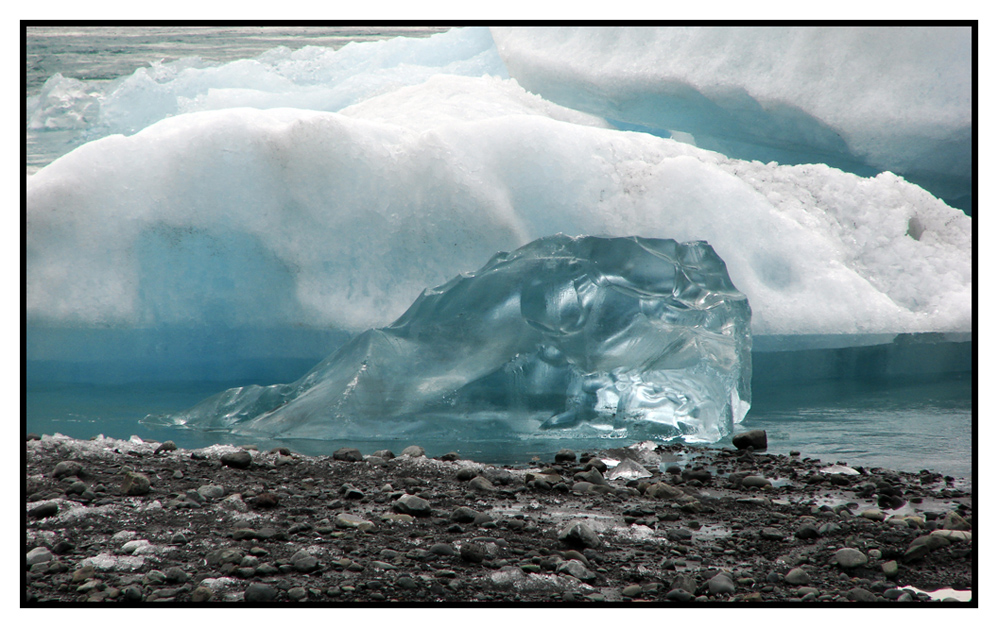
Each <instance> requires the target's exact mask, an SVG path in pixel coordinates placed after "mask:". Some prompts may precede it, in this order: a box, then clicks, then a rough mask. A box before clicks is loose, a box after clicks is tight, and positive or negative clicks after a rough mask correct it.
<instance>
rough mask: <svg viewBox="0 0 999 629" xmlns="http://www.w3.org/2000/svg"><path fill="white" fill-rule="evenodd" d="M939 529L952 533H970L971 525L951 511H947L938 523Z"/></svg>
mask: <svg viewBox="0 0 999 629" xmlns="http://www.w3.org/2000/svg"><path fill="white" fill-rule="evenodd" d="M940 528H942V529H950V530H953V531H970V530H971V523H969V522H968V521H967V520H965V519H964V518H962V517H961V516H960V515H958V514H957V513H955V512H953V511H948V512H947V514H946V515H944V517H943V520H942V521H941V522H940Z"/></svg>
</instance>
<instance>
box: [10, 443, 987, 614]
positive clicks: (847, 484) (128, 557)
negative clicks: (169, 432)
mask: <svg viewBox="0 0 999 629" xmlns="http://www.w3.org/2000/svg"><path fill="white" fill-rule="evenodd" d="M732 442H733V445H732V446H731V447H727V448H721V449H717V448H695V447H687V446H681V445H668V446H664V445H655V444H653V443H651V442H643V443H636V444H633V445H631V446H629V447H627V448H617V449H610V450H601V451H594V452H573V451H569V450H562V451H559V452H558V453H557V454H555V455H554V457H553V458H552V460H533V461H524V462H522V463H520V464H515V465H510V466H496V465H486V464H481V463H477V462H475V461H470V460H464V459H462V458H461V457H460V456H459V455H458V454H457V453H450V454H446V455H443V456H440V457H437V458H429V457H427V456H426V455H425V453H424V450H423V448H421V447H419V446H409V447H406V448H405V449H401V451H400V452H398V453H393V452H390V451H387V450H381V451H377V452H370V453H362V452H360V451H358V450H356V449H353V448H340V449H337V447H336V444H332V445H331V448H330V454H329V456H303V455H299V454H297V453H295V452H292V451H290V450H288V449H286V448H277V449H274V450H270V451H262V450H258V449H257V448H256V447H255V446H253V445H250V444H248V445H245V446H242V447H235V446H227V445H226V446H223V445H218V446H212V447H208V448H202V449H197V450H185V449H180V448H177V446H176V445H174V444H173V443H172V442H169V441H167V442H163V443H157V442H149V441H144V440H142V439H141V438H139V437H133V438H132V439H130V440H128V441H123V440H116V439H108V438H104V437H97V438H94V439H91V440H76V439H72V438H69V437H65V436H62V435H58V434H57V435H42V436H38V435H28V437H27V440H26V443H25V448H26V452H25V458H24V461H25V467H26V469H25V473H26V474H25V486H24V490H23V491H24V493H23V501H24V503H25V514H24V523H25V524H24V551H23V554H22V558H23V567H22V570H23V571H22V575H23V577H22V584H23V588H22V606H25V605H27V606H36V605H37V606H45V605H51V604H69V605H90V604H104V605H125V606H135V605H145V604H149V603H157V602H159V603H168V604H173V605H195V604H223V605H224V604H229V603H245V604H253V605H268V606H271V605H285V604H321V605H360V606H375V605H379V606H380V605H385V604H395V603H397V604H399V605H407V606H411V605H430V604H441V603H444V604H451V605H456V604H457V605H462V604H469V605H472V604H510V603H513V604H522V605H525V606H532V605H542V604H544V605H551V604H556V605H579V606H582V605H594V604H596V605H600V604H615V605H630V604H635V603H640V602H645V603H653V604H660V605H681V606H697V605H704V604H720V603H735V604H751V603H755V604H763V605H767V604H786V603H802V604H805V605H823V604H833V605H837V606H841V605H884V606H889V605H898V604H905V603H909V604H919V603H927V604H938V603H939V604H943V605H969V604H970V605H973V606H977V604H978V602H977V593H976V592H974V586H975V574H976V573H975V565H976V550H975V546H974V538H973V534H972V529H973V526H974V522H975V516H974V506H975V505H974V502H973V496H972V485H971V483H970V481H967V480H965V479H954V478H951V477H944V476H941V475H940V474H936V473H933V472H930V471H926V470H923V471H920V472H902V471H894V470H888V469H882V468H873V469H865V468H862V467H859V466H855V467H851V466H849V465H848V464H847V462H842V461H841V462H831V461H819V460H816V459H812V458H807V457H802V456H801V455H800V454H798V453H797V452H787V453H777V452H771V451H768V450H767V449H766V435H765V433H763V432H762V431H752V432H750V433H746V434H744V435H738V436H736V437H735V438H733V440H732ZM968 601H970V603H969V602H968Z"/></svg>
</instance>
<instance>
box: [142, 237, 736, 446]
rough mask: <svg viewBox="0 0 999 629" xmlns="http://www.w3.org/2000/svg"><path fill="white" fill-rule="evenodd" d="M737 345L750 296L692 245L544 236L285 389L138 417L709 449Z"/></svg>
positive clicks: (297, 430) (311, 433) (236, 394)
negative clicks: (520, 434)
mask: <svg viewBox="0 0 999 629" xmlns="http://www.w3.org/2000/svg"><path fill="white" fill-rule="evenodd" d="M750 349H751V338H750V307H749V303H748V301H747V299H746V297H745V295H743V294H742V293H740V292H739V291H738V290H737V289H736V288H735V287H734V286H733V284H732V282H731V280H730V279H729V277H728V274H727V272H726V268H725V263H724V262H723V261H722V260H721V258H719V257H718V255H717V254H716V253H715V252H714V250H713V249H712V248H711V246H710V245H708V244H707V243H705V242H688V243H677V242H676V241H674V240H665V239H647V238H634V237H633V238H597V237H577V238H570V237H567V236H563V235H556V236H549V237H546V238H542V239H539V240H536V241H534V242H531V243H529V244H527V245H525V246H524V247H521V248H520V249H517V250H516V251H513V252H511V253H505V252H503V253H498V254H496V255H495V256H494V257H493V258H492V259H491V260H490V261H489V262H488V263H487V264H486V265H485V266H484V267H482V268H481V269H479V270H478V271H476V272H474V273H463V274H461V275H458V276H457V277H455V278H453V279H452V280H451V281H449V282H447V283H445V284H443V285H441V286H438V287H436V288H433V289H429V290H425V291H424V292H423V293H422V294H421V295H420V296H419V297H418V298H417V299H416V301H415V302H414V303H413V304H412V306H410V308H409V309H408V310H407V311H406V312H405V314H403V315H402V316H401V317H400V318H399V319H398V320H396V321H395V322H394V323H392V324H391V325H389V326H386V327H383V328H378V329H372V330H367V331H365V332H363V333H361V334H359V335H358V336H356V337H354V338H353V339H352V340H351V341H350V342H349V343H347V344H346V345H344V346H343V347H342V348H340V349H339V350H337V351H336V352H334V353H333V354H332V355H331V356H329V357H328V358H327V359H326V360H324V361H323V362H322V363H320V364H319V365H318V366H316V367H315V368H314V369H312V370H311V371H310V372H309V373H307V374H306V375H305V376H303V377H302V378H301V379H299V380H298V381H296V382H294V383H292V384H282V385H273V386H267V387H261V386H249V387H240V388H236V389H231V390H228V391H225V392H222V393H220V394H218V395H216V396H214V397H212V398H209V399H208V400H206V401H204V402H202V403H201V404H199V405H197V406H196V407H194V408H192V409H190V410H188V411H185V412H183V413H180V414H177V415H174V416H171V417H165V418H157V419H154V420H151V421H157V422H165V423H167V424H173V425H180V426H186V427H193V428H198V429H202V430H226V431H229V432H233V433H237V434H247V435H262V436H267V437H278V438H297V439H333V438H340V439H345V438H346V439H371V438H376V437H380V436H384V435H386V434H391V435H393V436H395V437H399V436H400V433H403V434H404V433H405V432H406V431H407V430H409V431H412V430H417V431H418V432H419V434H420V435H421V436H422V437H423V438H427V436H428V435H429V434H434V433H435V432H440V431H443V432H447V433H453V432H454V431H455V430H457V429H458V428H459V427H461V426H462V425H463V424H464V423H465V422H468V421H471V422H475V421H479V422H482V421H483V420H487V421H489V422H492V423H494V424H495V423H502V424H504V425H505V426H506V427H507V429H508V430H514V431H517V430H521V431H524V432H525V433H527V434H531V433H536V431H537V430H538V428H539V426H540V428H542V429H545V428H551V429H566V430H573V429H580V428H581V429H583V430H586V431H591V432H594V431H595V432H597V433H599V432H600V431H607V432H614V431H617V432H619V433H620V432H622V431H629V429H630V432H628V434H632V435H634V434H640V435H641V436H643V437H648V436H656V437H660V438H674V437H683V438H684V439H686V440H688V441H716V440H718V439H719V438H721V437H722V436H724V435H726V434H728V433H730V432H731V430H732V427H733V425H734V424H736V423H738V422H740V421H741V420H742V418H743V417H744V416H745V414H746V411H747V410H748V409H749V404H750V377H751V371H752V369H751V362H750ZM480 436H481V434H480Z"/></svg>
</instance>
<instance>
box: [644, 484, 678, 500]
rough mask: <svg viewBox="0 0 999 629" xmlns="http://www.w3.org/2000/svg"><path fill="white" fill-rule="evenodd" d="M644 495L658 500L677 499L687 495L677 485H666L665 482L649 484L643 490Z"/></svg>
mask: <svg viewBox="0 0 999 629" xmlns="http://www.w3.org/2000/svg"><path fill="white" fill-rule="evenodd" d="M645 495H646V496H648V497H649V498H656V499H659V500H678V499H681V498H685V497H686V496H687V494H686V493H684V491H683V490H682V489H680V488H679V487H674V486H672V485H667V484H666V483H655V484H653V485H650V486H649V487H648V488H647V489H646V490H645Z"/></svg>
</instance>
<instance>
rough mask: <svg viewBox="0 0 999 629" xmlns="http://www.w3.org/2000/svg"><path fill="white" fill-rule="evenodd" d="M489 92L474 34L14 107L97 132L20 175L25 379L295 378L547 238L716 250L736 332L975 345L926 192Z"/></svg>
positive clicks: (186, 68) (307, 56)
mask: <svg viewBox="0 0 999 629" xmlns="http://www.w3.org/2000/svg"><path fill="white" fill-rule="evenodd" d="M503 37H505V35H498V39H500V40H502V39H503ZM625 44H627V42H624V43H622V46H625V48H627V46H626V45H625ZM931 48H932V47H931ZM739 50H741V49H739ZM934 50H935V49H934ZM938 53H939V50H937V51H936V52H933V51H932V50H930V49H928V51H927V54H928V55H930V56H932V57H935V56H938ZM650 54H651V53H650ZM740 54H741V52H740ZM614 58H615V59H617V60H618V61H621V59H620V58H617V57H614ZM928 63H929V62H928ZM621 64H622V65H621V66H620V67H619V68H618V71H619V72H620V73H622V75H626V74H627V72H628V68H629V67H631V66H629V65H628V64H625V63H624V62H623V61H621ZM606 70H607V71H608V72H609V71H610V70H611V68H610V67H608V68H606ZM483 75H485V76H483ZM788 76H791V75H788ZM796 76H797V75H794V76H792V77H791V78H794V79H795V80H794V81H790V83H789V87H793V85H791V84H792V83H795V82H796V78H795V77H796ZM506 77H507V71H506V68H505V66H504V65H503V62H502V61H501V60H500V57H499V53H498V51H497V48H496V46H494V44H493V38H492V36H491V34H490V32H489V30H487V29H454V30H452V31H449V32H447V33H442V34H440V35H435V36H433V37H430V38H426V39H418V40H407V39H401V40H392V41H390V42H376V43H368V44H359V45H351V46H347V47H344V48H343V49H340V50H338V51H335V52H333V51H330V50H327V49H320V48H311V49H310V48H306V49H302V50H299V51H295V52H292V51H289V50H286V49H278V50H274V51H272V52H271V53H268V54H267V55H264V56H263V57H261V58H258V59H256V60H242V61H240V62H235V63H233V64H224V65H220V66H206V65H204V64H200V62H197V61H196V60H181V61H178V62H174V63H173V64H163V65H162V66H156V67H153V68H150V69H148V70H146V71H144V72H138V73H136V74H134V75H129V76H128V77H122V79H120V80H119V81H116V82H113V83H112V84H111V85H110V86H107V87H106V89H105V88H101V90H95V86H94V85H90V84H86V83H83V84H80V85H76V88H79V89H76V91H74V89H75V88H74V89H69V90H68V91H67V92H65V93H62V94H61V95H60V94H57V93H51V94H50V96H52V98H50V99H47V98H39V99H37V100H35V101H33V102H32V103H29V105H30V106H29V120H30V121H34V122H31V124H38V125H40V126H43V127H44V126H45V125H49V126H53V127H54V128H60V125H63V124H65V125H68V126H70V127H72V126H73V125H78V126H79V128H78V129H77V130H78V131H79V132H80V134H81V137H86V138H88V139H90V138H95V139H94V141H91V142H88V143H87V144H85V145H84V146H81V147H80V148H78V149H76V150H75V151H73V152H71V153H69V154H67V155H64V156H63V157H61V158H60V159H58V160H56V161H55V162H53V163H52V164H49V165H48V166H46V167H44V168H43V169H41V170H40V171H39V172H37V173H36V174H33V175H30V176H28V180H27V207H26V226H27V231H26V250H25V256H26V265H25V281H26V317H27V323H28V334H27V348H28V359H29V363H30V364H36V363H39V362H44V361H49V362H57V361H67V360H69V361H76V367H74V369H76V372H78V373H83V374H88V373H89V374H94V373H96V372H97V370H95V369H94V368H92V367H91V366H90V364H91V363H93V361H95V360H99V361H102V368H106V367H107V365H108V364H109V362H110V361H112V360H115V359H119V362H120V365H119V367H117V368H116V369H117V371H116V372H115V373H116V374H126V375H130V376H134V377H137V378H140V377H142V376H143V375H147V376H148V375H150V374H152V373H153V372H155V371H156V369H157V368H161V367H162V368H164V369H165V368H167V367H170V370H169V374H170V377H190V378H196V379H201V378H203V377H205V375H206V374H212V373H215V374H221V373H222V370H221V369H219V368H218V362H217V358H218V356H219V355H220V354H225V355H228V356H236V355H238V356H240V357H241V358H245V359H246V360H248V361H253V360H258V359H259V360H272V359H273V358H274V357H275V356H279V355H280V354H281V351H283V350H282V348H284V349H285V350H287V351H291V352H292V353H293V354H294V355H295V357H296V360H299V359H300V360H310V359H311V360H315V358H316V356H317V355H316V354H312V355H310V354H309V349H310V343H311V344H312V345H315V344H316V343H315V338H316V337H310V336H309V332H310V331H318V332H319V333H320V334H322V335H324V338H329V339H331V340H330V342H331V343H333V345H335V344H336V343H338V342H339V341H337V340H336V339H340V338H342V335H343V334H344V333H346V332H356V331H359V330H364V329H367V328H377V327H382V326H385V325H387V324H388V323H390V322H391V321H393V320H394V319H395V318H396V317H397V316H398V315H399V313H401V312H403V311H404V310H405V308H406V307H407V306H408V305H409V304H410V303H412V301H413V299H415V298H416V296H417V295H418V294H419V292H420V291H421V290H422V289H423V288H424V287H426V286H434V285H437V284H440V283H442V282H444V281H445V280H447V278H448V277H450V276H451V275H452V274H453V273H454V271H455V269H473V268H477V267H478V266H479V265H481V263H482V261H483V260H484V259H486V258H488V256H490V255H492V254H493V253H495V252H496V251H510V250H513V249H516V248H517V247H519V246H522V245H524V244H526V243H528V242H530V241H532V240H534V239H537V238H541V237H544V236H548V235H551V234H554V233H558V232H562V233H567V234H601V235H607V236H626V235H632V234H641V235H643V236H647V237H653V238H674V239H676V240H679V241H694V240H706V241H708V242H711V243H712V246H713V247H714V248H715V250H716V251H717V252H718V254H719V255H720V256H721V257H722V258H723V259H725V260H726V262H727V263H728V268H729V273H730V275H731V277H732V279H733V281H734V282H735V284H736V285H737V286H739V288H740V289H741V290H742V291H743V292H744V293H745V294H746V295H747V296H748V297H749V299H750V300H751V301H752V303H753V305H754V317H753V322H752V327H753V332H754V334H755V335H757V336H761V335H803V334H831V335H856V334H896V333H903V332H926V331H944V332H947V331H968V330H970V329H971V291H972V269H971V234H972V220H971V219H970V218H969V217H968V216H965V215H964V214H963V213H961V212H960V211H957V210H955V209H954V208H952V207H949V206H948V205H947V204H945V203H944V202H942V201H941V200H940V199H938V198H936V197H934V196H933V195H932V194H930V193H928V192H927V191H926V190H924V189H922V188H920V187H917V186H915V185H913V184H911V183H909V182H907V181H905V180H903V179H902V178H900V177H898V176H895V175H892V174H890V173H882V174H879V175H877V176H872V177H861V176H857V175H856V174H850V173H846V172H843V171H841V170H839V169H837V168H833V167H830V166H829V165H827V164H805V165H779V164H776V163H760V162H754V161H744V160H738V159H732V158H729V157H726V156H724V155H722V154H720V153H717V152H711V151H708V150H704V149H701V148H697V147H695V146H691V145H689V144H684V143H681V142H678V141H676V140H671V139H665V138H662V137H657V136H656V135H654V134H650V133H642V132H628V131H621V130H617V129H614V128H609V125H608V123H607V121H606V120H605V119H604V118H602V117H600V116H595V115H592V114H590V113H585V112H583V111H579V110H576V109H572V108H569V107H566V106H564V103H562V104H556V103H554V102H552V101H551V100H546V99H544V98H542V97H541V96H539V95H537V94H532V93H530V92H528V91H526V90H525V89H523V87H521V84H520V83H518V81H517V80H516V79H511V78H506ZM917 78H918V77H917ZM920 80H921V79H920ZM58 83H59V81H58V80H57V79H53V86H55V85H56V84H58ZM71 87H72V86H71ZM775 89H776V88H775ZM778 91H779V90H778ZM88 94H89V95H90V96H88ZM77 97H78V98H77ZM88 99H89V100H88ZM115 103H118V105H116V104H115ZM938 105H939V106H940V108H941V109H940V111H939V112H938V113H939V118H940V120H942V121H946V120H957V119H959V118H960V115H957V114H955V115H953V116H950V117H948V115H945V114H946V111H945V109H946V108H945V107H944V104H941V103H938ZM47 107H48V108H49V109H46V108H47ZM325 109H336V110H337V111H326V110H325ZM872 115H873V114H872ZM884 115H887V113H885V114H884ZM74 120H75V121H76V122H74ZM878 120H881V121H882V122H883V123H884V124H882V125H881V127H883V128H884V129H886V130H889V129H891V128H892V127H893V124H894V123H893V121H892V120H884V119H883V118H878ZM948 124H950V123H948ZM903 128H909V129H910V130H911V128H910V127H905V126H904V125H903ZM947 128H949V127H947ZM941 129H944V127H941ZM133 132H134V133H133ZM887 132H888V131H886V133H887ZM108 133H111V135H107V134H108ZM120 133H130V134H131V135H121V134H120ZM105 135H106V136H107V137H102V136H105ZM911 137H912V138H916V139H918V138H917V136H916V135H912V136H911ZM916 139H913V142H914V144H918V142H917V140H916ZM889 144H890V143H889ZM931 144H932V143H931ZM184 339H186V340H184ZM310 339H312V340H310ZM331 349H332V346H331ZM313 351H318V350H313ZM324 353H326V351H325V350H323V351H322V352H321V353H320V354H318V355H322V354H324ZM310 356H311V358H310ZM140 359H141V361H140V362H141V365H140V367H139V368H135V365H136V364H139V363H136V362H135V361H136V360H140ZM129 361H132V362H129ZM194 364H198V365H201V367H199V368H198V369H197V370H190V369H188V371H185V369H187V367H185V365H187V366H190V365H194ZM171 366H173V367H171ZM163 373H164V374H166V371H164V372H163ZM240 373H242V372H240ZM164 377H165V376H164ZM240 377H242V376H240ZM292 377H293V376H292ZM269 381H273V379H270V380H269Z"/></svg>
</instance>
